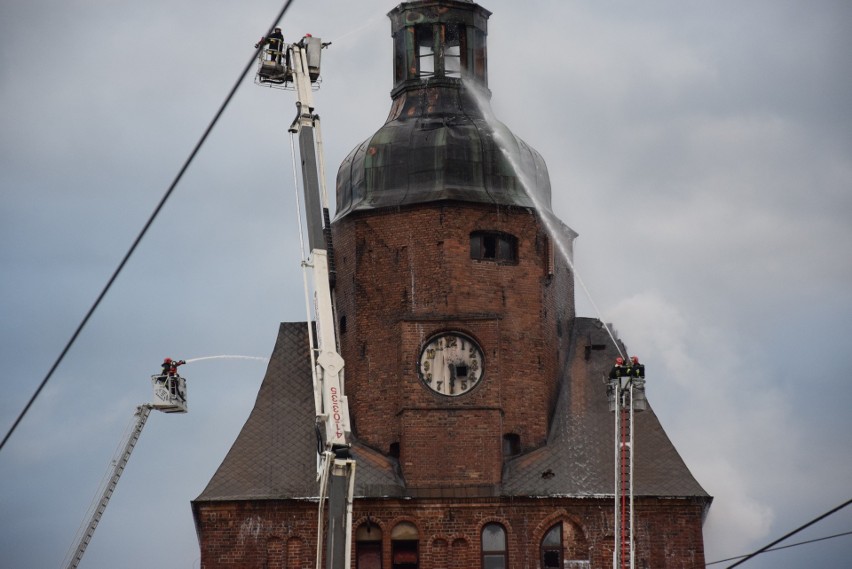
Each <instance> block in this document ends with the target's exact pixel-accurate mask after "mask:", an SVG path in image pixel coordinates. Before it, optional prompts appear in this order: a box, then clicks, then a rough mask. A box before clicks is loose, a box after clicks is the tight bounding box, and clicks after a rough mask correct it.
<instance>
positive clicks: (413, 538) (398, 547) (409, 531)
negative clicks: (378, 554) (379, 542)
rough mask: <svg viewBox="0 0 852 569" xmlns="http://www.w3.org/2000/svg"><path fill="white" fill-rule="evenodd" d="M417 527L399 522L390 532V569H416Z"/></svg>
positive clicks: (417, 561)
mask: <svg viewBox="0 0 852 569" xmlns="http://www.w3.org/2000/svg"><path fill="white" fill-rule="evenodd" d="M418 541H419V537H418V535H417V527H416V526H415V525H414V524H412V523H410V522H400V523H398V524H396V525H395V526H394V528H393V529H392V530H391V567H392V568H393V569H418V567H419V560H418V553H417V543H418Z"/></svg>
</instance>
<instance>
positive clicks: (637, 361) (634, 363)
mask: <svg viewBox="0 0 852 569" xmlns="http://www.w3.org/2000/svg"><path fill="white" fill-rule="evenodd" d="M630 361H631V362H633V365H638V364H639V358H637V357H636V356H632V357H631V358H630Z"/></svg>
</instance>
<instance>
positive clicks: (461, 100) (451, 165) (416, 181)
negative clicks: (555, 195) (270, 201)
mask: <svg viewBox="0 0 852 569" xmlns="http://www.w3.org/2000/svg"><path fill="white" fill-rule="evenodd" d="M474 91H477V92H474ZM490 115H491V112H490V103H489V102H488V96H487V90H484V89H481V88H478V87H476V86H474V85H467V84H463V83H462V81H461V80H458V79H451V78H436V79H433V80H431V81H429V82H428V83H427V84H426V85H420V86H419V87H418V88H414V89H407V90H404V91H402V92H400V93H397V94H396V96H395V98H394V103H393V107H392V108H391V112H390V115H389V117H388V120H387V122H386V123H385V124H384V126H382V127H381V128H380V129H379V130H378V131H377V132H376V133H375V134H374V135H373V136H371V137H370V138H368V139H367V140H365V141H364V142H362V143H361V144H359V145H358V146H357V147H356V148H355V149H354V150H353V151H352V152H350V153H349V156H347V157H346V159H345V160H344V161H343V163H342V164H341V166H340V169H339V170H338V173H337V218H338V219H340V218H341V217H343V216H345V215H347V214H349V213H351V212H354V211H360V210H367V209H376V208H385V207H398V206H403V205H410V204H420V203H426V202H434V201H442V200H455V201H464V202H476V203H488V204H498V205H508V206H520V207H530V208H536V209H539V208H543V209H546V210H548V211H549V210H550V191H551V190H550V178H549V176H548V173H547V166H546V165H545V163H544V159H542V157H541V155H540V154H539V153H538V152H536V150H535V149H533V148H532V147H531V146H529V145H528V144H527V143H525V142H524V141H523V140H521V139H520V138H518V137H517V136H515V135H514V134H512V132H511V131H510V130H509V129H508V128H507V127H506V126H505V125H504V124H503V123H501V122H499V121H497V120H496V119H493V118H492V117H491V116H490ZM530 194H533V196H534V198H531V197H530Z"/></svg>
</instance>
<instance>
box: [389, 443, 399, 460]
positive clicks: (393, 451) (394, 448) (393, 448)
mask: <svg viewBox="0 0 852 569" xmlns="http://www.w3.org/2000/svg"><path fill="white" fill-rule="evenodd" d="M388 455H390V456H392V457H393V458H399V443H391V444H390V447H389V448H388Z"/></svg>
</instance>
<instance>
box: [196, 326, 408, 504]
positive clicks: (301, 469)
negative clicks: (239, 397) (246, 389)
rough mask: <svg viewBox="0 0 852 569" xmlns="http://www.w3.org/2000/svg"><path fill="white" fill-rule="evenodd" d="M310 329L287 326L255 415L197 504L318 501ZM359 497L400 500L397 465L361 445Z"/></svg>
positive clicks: (357, 450)
mask: <svg viewBox="0 0 852 569" xmlns="http://www.w3.org/2000/svg"><path fill="white" fill-rule="evenodd" d="M307 332H308V327H307V326H306V325H305V323H304V322H284V323H282V324H281V326H280V328H279V331H278V340H277V341H276V342H275V348H274V349H273V351H272V357H271V358H270V360H269V366H268V367H267V368H266V376H265V377H264V378H263V383H262V384H261V386H260V391H259V392H258V394H257V400H256V401H255V404H254V409H253V410H252V412H251V414H250V415H249V418H248V420H247V421H246V423H245V425H243V428H242V430H241V431H240V434H239V435H238V436H237V440H236V441H234V444H233V446H231V450H230V451H229V452H228V454H227V455H226V456H225V460H223V461H222V464H221V465H220V466H219V469H218V470H217V471H216V473H215V474H214V475H213V478H212V479H211V480H210V482H209V483H208V484H207V487H206V488H205V489H204V491H203V492H202V493H201V495H200V496H199V497H198V498H197V499H196V501H212V500H265V499H277V498H307V497H314V496H316V495H317V482H316V448H317V445H316V434H315V433H314V393H313V387H312V383H311V367H310V359H309V354H308V335H307ZM352 454H353V456H354V458H355V460H356V461H357V468H358V470H357V472H356V480H357V483H358V495H364V492H370V493H371V495H372V494H373V493H379V494H380V495H383V494H386V493H391V494H399V493H400V492H401V491H402V487H403V483H402V480H401V479H400V477H399V476H398V475H397V474H396V472H397V467H396V464H395V461H394V460H393V459H391V458H388V457H385V456H383V455H381V454H380V453H377V452H375V451H373V450H371V449H368V448H365V447H363V446H361V445H357V444H356V445H355V447H354V448H353V451H352Z"/></svg>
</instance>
